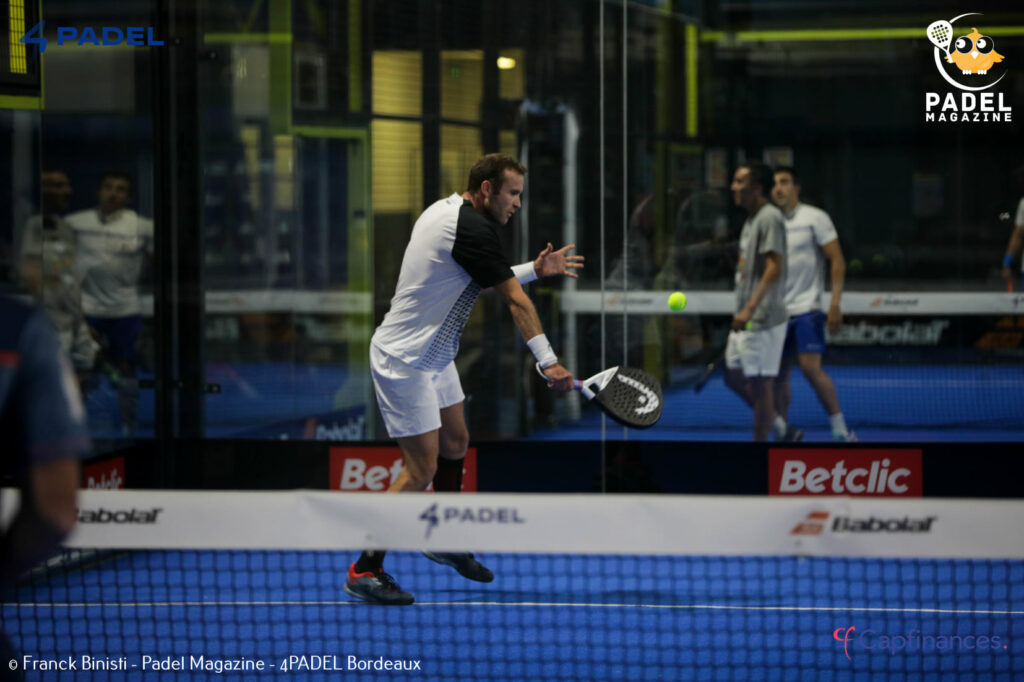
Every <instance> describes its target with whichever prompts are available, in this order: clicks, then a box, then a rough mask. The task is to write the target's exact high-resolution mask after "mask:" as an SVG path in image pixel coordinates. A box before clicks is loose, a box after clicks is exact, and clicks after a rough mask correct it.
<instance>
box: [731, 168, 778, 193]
mask: <svg viewBox="0 0 1024 682" xmlns="http://www.w3.org/2000/svg"><path fill="white" fill-rule="evenodd" d="M739 167H740V168H746V169H747V170H749V171H750V184H751V185H759V186H760V187H761V196H764V197H767V196H769V195H770V194H771V192H772V187H774V186H775V173H773V172H772V169H771V168H769V167H768V165H767V164H763V163H761V162H760V161H747V162H746V163H741V164H740V166H739Z"/></svg>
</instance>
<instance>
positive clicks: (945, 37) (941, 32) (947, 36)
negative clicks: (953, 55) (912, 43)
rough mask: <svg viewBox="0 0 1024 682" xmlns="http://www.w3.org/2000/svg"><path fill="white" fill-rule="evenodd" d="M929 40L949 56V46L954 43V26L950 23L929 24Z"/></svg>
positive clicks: (934, 22) (936, 22)
mask: <svg viewBox="0 0 1024 682" xmlns="http://www.w3.org/2000/svg"><path fill="white" fill-rule="evenodd" d="M928 40H930V41H931V42H932V45H934V46H935V47H937V48H939V49H941V50H942V51H943V52H945V53H946V54H949V44H950V43H952V42H953V24H951V23H949V22H948V21H933V22H932V23H930V24H928Z"/></svg>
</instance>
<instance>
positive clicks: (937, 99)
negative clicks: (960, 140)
mask: <svg viewBox="0 0 1024 682" xmlns="http://www.w3.org/2000/svg"><path fill="white" fill-rule="evenodd" d="M971 16H981V14H980V13H979V12H968V13H966V14H961V15H959V16H956V17H953V18H952V19H949V20H945V19H940V20H938V21H933V22H932V23H931V24H929V25H928V28H927V29H926V33H927V35H928V41H929V42H930V43H931V44H932V46H933V49H932V56H933V58H934V60H935V69H936V71H937V72H938V75H939V76H940V77H941V78H942V80H944V81H945V82H946V83H947V84H948V85H949V86H950V87H951V88H952V89H951V90H949V89H948V90H946V91H944V92H938V91H932V92H926V93H925V96H924V120H925V122H926V123H967V124H973V123H1009V122H1011V121H1012V120H1013V108H1012V107H1011V106H1010V105H1009V104H1007V103H1006V97H1005V93H1004V92H1000V91H996V90H993V88H994V87H995V86H996V85H997V84H998V83H999V82H1000V81H1001V80H1003V78H1004V77H1005V76H1006V67H1005V61H1007V60H1006V57H1004V56H1003V55H1002V54H1001V53H999V52H998V51H997V49H996V43H995V40H994V39H993V38H992V37H991V36H988V35H985V31H984V28H980V29H979V28H978V27H977V26H976V25H975V24H977V23H978V22H976V21H972V22H971V25H970V31H969V32H968V31H967V28H968V25H966V24H965V25H964V26H962V27H960V28H958V27H956V25H955V24H956V22H957V21H958V20H960V19H963V18H964V17H971ZM957 33H959V34H960V35H957Z"/></svg>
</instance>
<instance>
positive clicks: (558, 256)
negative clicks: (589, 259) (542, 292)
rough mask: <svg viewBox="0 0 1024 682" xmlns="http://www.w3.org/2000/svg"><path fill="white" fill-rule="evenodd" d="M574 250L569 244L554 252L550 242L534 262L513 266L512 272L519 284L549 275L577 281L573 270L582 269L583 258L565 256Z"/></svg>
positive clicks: (577, 277) (572, 245) (573, 245)
mask: <svg viewBox="0 0 1024 682" xmlns="http://www.w3.org/2000/svg"><path fill="white" fill-rule="evenodd" d="M575 248H576V245H575V244H569V245H568V246H563V247H562V248H560V249H558V250H557V251H556V250H555V247H554V246H552V245H551V242H548V245H547V246H546V247H545V248H544V250H543V251H541V252H540V253H539V254H538V255H537V258H536V259H535V260H532V261H529V262H526V263H521V264H519V265H516V266H513V267H512V272H513V273H514V274H515V276H516V279H517V280H519V283H520V284H526V283H528V282H532V281H533V280H535V279H539V278H541V277H550V276H551V275H565V276H566V277H572V278H573V279H579V275H577V274H576V273H575V272H573V270H576V269H579V268H582V267H583V256H569V255H566V254H567V253H568V252H569V251H571V250H572V249H575Z"/></svg>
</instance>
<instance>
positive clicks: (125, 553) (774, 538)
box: [0, 491, 1024, 680]
mask: <svg viewBox="0 0 1024 682" xmlns="http://www.w3.org/2000/svg"><path fill="white" fill-rule="evenodd" d="M0 499H2V500H3V502H4V510H3V511H4V512H5V515H4V518H5V519H8V518H9V516H10V512H11V509H12V508H13V503H14V499H13V495H12V494H10V493H9V492H8V491H4V494H3V496H2V498H0ZM80 505H81V506H80V511H79V524H78V528H77V530H76V531H75V533H74V535H73V536H72V537H71V538H70V539H69V541H68V543H67V544H68V548H67V551H66V552H65V553H64V554H63V555H62V557H60V558H58V559H56V560H54V561H51V562H50V563H49V565H48V566H47V567H46V568H43V569H40V570H37V571H35V572H33V573H32V574H31V575H29V576H26V578H25V580H24V581H23V583H22V584H21V585H20V586H19V588H18V589H17V590H16V592H15V593H14V594H12V595H8V596H7V598H6V600H5V604H4V606H3V625H4V629H5V631H6V632H7V633H8V636H9V637H10V639H11V641H12V643H13V646H14V648H15V649H16V650H17V652H18V653H17V654H16V656H15V657H14V658H12V660H15V661H16V662H17V663H18V664H19V666H20V667H21V668H24V667H26V666H28V667H29V671H28V679H90V680H92V679H99V680H102V679H112V680H113V679H117V680H120V679H138V680H150V679H175V680H181V679H221V678H222V676H223V675H224V674H228V673H235V674H236V677H235V679H324V677H325V675H326V674H330V675H335V674H345V675H347V676H348V677H349V678H350V679H351V678H355V679H381V678H384V677H388V678H390V677H395V676H399V677H413V678H416V679H453V678H456V679H475V680H492V679H493V680H515V679H527V678H529V679H572V680H576V679H631V680H633V679H684V680H689V679H726V680H732V679H737V680H738V679H778V680H822V679H837V680H839V679H851V680H852V679H858V680H860V679H872V680H874V679H878V680H882V679H885V680H904V679H921V680H924V679H929V680H930V679H975V677H972V676H975V675H981V677H977V679H981V678H984V679H1006V680H1011V679H1017V678H1019V676H1020V675H1022V674H1024V648H1022V646H1021V645H1020V644H1018V642H1019V641H1020V642H1024V561H1022V560H1021V556H1022V555H1024V547H1022V546H1021V541H1020V535H1019V532H1018V523H1019V519H1020V518H1021V511H1022V510H1024V505H1022V503H1020V502H1015V501H976V500H928V499H925V500H912V501H907V500H894V499H883V498H874V499H868V498H858V499H849V498H822V499H812V498H742V497H704V496H699V497H682V496H631V495H622V496H595V495H574V496H554V495H550V496H545V495H500V494H476V495H461V496H459V495H396V496H392V495H373V494H340V493H330V492H306V491H304V492H280V493H277V492H273V493H263V492H259V493H248V492H244V493H243V492H230V493H229V492H166V491H83V492H82V495H81V499H80ZM365 547H376V548H387V549H389V550H397V551H392V552H389V554H388V556H387V557H386V559H385V569H386V570H387V571H389V572H390V573H392V574H393V575H394V576H395V578H396V579H397V580H398V581H399V582H400V583H401V584H402V586H403V588H404V589H406V590H408V591H410V592H412V593H414V595H415V597H416V604H414V605H413V606H410V607H404V608H387V607H379V606H375V605H368V604H365V603H362V602H357V601H353V600H352V599H351V598H350V597H348V595H346V594H345V593H344V591H343V590H342V586H343V583H344V580H345V576H346V572H347V570H348V567H349V565H350V564H351V563H352V562H353V561H354V560H355V558H356V556H357V554H358V550H360V549H363V548H365ZM424 549H431V550H434V551H474V552H476V553H477V556H478V557H479V558H480V559H481V560H482V561H483V562H484V563H485V564H487V565H488V566H489V567H491V568H492V569H493V570H494V572H495V575H496V578H495V581H494V582H493V583H489V584H480V583H472V582H469V581H467V580H465V579H463V578H461V577H460V576H459V575H457V574H456V573H455V572H454V571H452V570H451V569H449V568H447V567H445V566H441V565H438V564H436V563H433V562H431V561H428V560H427V559H426V558H424V557H423V556H422V555H421V554H420V553H419V550H424ZM26 657H27V658H26ZM71 663H73V664H74V666H75V668H74V669H71V670H67V669H66V670H61V669H59V666H60V665H64V666H65V667H67V666H68V665H70V664H71ZM0 664H6V662H0ZM86 665H89V666H92V667H90V668H89V671H88V672H85V671H84V670H83V668H84V666H86ZM32 666H35V667H34V668H33V667H32ZM40 666H43V667H40ZM47 666H55V667H47ZM96 666H99V667H96ZM965 675H966V676H965Z"/></svg>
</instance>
